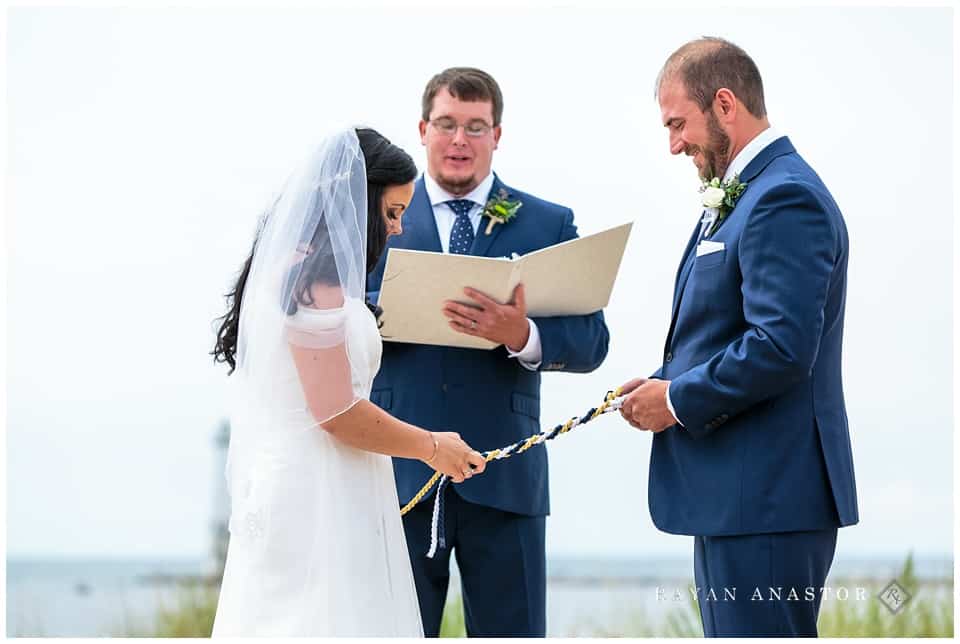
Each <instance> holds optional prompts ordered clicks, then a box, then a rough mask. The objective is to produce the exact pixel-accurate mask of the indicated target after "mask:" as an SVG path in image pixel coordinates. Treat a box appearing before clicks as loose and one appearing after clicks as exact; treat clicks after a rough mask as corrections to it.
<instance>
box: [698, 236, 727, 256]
mask: <svg viewBox="0 0 960 644" xmlns="http://www.w3.org/2000/svg"><path fill="white" fill-rule="evenodd" d="M723 249H724V245H723V242H717V241H710V240H709V239H705V240H703V241H702V242H700V245H699V246H697V257H702V256H703V255H710V254H711V253H718V252H720V251H721V250H723Z"/></svg>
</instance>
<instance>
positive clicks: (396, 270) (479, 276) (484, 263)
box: [379, 222, 633, 349]
mask: <svg viewBox="0 0 960 644" xmlns="http://www.w3.org/2000/svg"><path fill="white" fill-rule="evenodd" d="M632 226H633V223H632V222H631V223H628V224H623V225H620V226H617V227H615V228H610V229H609V230H605V231H603V232H599V233H596V234H593V235H587V236H586V237H580V238H578V239H571V240H570V241H566V242H563V243H561V244H556V245H555V246H548V247H547V248H543V249H541V250H538V251H534V252H532V253H529V254H527V255H524V256H522V257H515V258H513V259H510V258H506V257H503V258H500V257H475V256H472V255H450V254H444V253H434V252H429V251H419V250H403V249H396V248H391V249H390V251H389V253H388V255H387V265H386V267H385V269H384V272H383V283H382V286H381V287H380V300H379V304H380V306H381V307H382V308H383V317H382V318H381V321H382V322H383V327H382V328H381V329H380V333H381V335H382V336H383V339H384V340H387V341H390V342H411V343H415V344H434V345H443V346H448V347H467V348H473V349H492V348H494V347H496V346H498V345H496V344H494V343H493V342H490V341H488V340H484V339H483V338H475V337H473V336H469V335H464V334H463V333H457V332H456V331H454V330H453V329H451V328H450V325H449V321H448V318H447V317H446V316H445V315H444V314H443V312H442V309H443V303H444V301H446V300H454V301H457V302H461V303H463V304H467V305H475V304H476V303H475V302H473V301H472V300H470V299H469V298H468V297H467V296H466V295H464V293H463V289H464V287H467V286H470V287H473V288H475V289H476V290H478V291H481V292H482V293H485V294H486V295H488V296H489V297H491V298H493V299H494V300H496V301H498V302H506V301H508V300H509V299H510V297H511V296H512V294H513V289H514V287H516V285H517V284H520V283H523V285H524V289H525V290H526V296H527V317H551V316H557V315H586V314H589V313H594V312H596V311H599V310H600V309H602V308H603V307H605V306H606V305H607V302H609V300H610V292H611V291H612V290H613V282H614V279H615V278H616V276H617V271H618V270H619V269H620V260H621V259H623V251H624V249H625V248H626V245H627V239H628V238H629V236H630V229H631V228H632Z"/></svg>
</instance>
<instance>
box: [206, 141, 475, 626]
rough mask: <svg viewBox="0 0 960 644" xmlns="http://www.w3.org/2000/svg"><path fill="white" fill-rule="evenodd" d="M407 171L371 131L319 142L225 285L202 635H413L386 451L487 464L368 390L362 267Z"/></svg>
mask: <svg viewBox="0 0 960 644" xmlns="http://www.w3.org/2000/svg"><path fill="white" fill-rule="evenodd" d="M415 178H416V166H415V165H414V163H413V161H412V159H411V158H410V156H409V155H408V154H407V153H406V152H404V151H403V150H401V149H400V148H399V147H397V146H395V145H393V144H391V143H390V142H389V141H388V140H387V139H386V138H384V137H383V136H381V135H380V134H378V133H377V132H375V131H374V130H369V129H357V130H352V129H351V130H346V131H343V132H339V133H337V134H335V135H333V136H331V137H329V138H327V139H326V140H325V141H324V142H323V143H322V144H321V145H320V146H319V148H318V149H317V150H316V151H314V152H313V154H312V155H311V156H310V157H309V158H308V160H307V161H306V162H305V163H304V164H303V165H302V167H300V168H299V169H298V170H297V171H296V172H295V173H294V175H293V176H292V177H291V178H290V179H289V180H288V182H287V185H286V186H285V188H284V190H283V192H282V193H281V195H280V197H279V198H278V199H277V200H276V202H275V203H274V204H273V206H272V208H271V209H270V211H269V212H268V213H267V215H266V216H265V217H264V219H263V221H262V223H261V225H260V230H259V232H258V234H257V238H256V241H255V242H254V247H253V250H252V252H251V255H250V257H249V258H248V259H247V261H246V263H245V264H244V266H243V269H242V271H241V273H240V276H239V278H238V280H237V284H236V288H235V289H234V291H233V292H232V293H231V294H230V295H229V296H228V297H229V298H230V299H231V300H232V302H231V309H230V310H229V311H228V313H227V314H226V315H225V316H224V318H223V323H222V326H221V328H220V330H219V332H218V334H217V344H216V347H215V348H214V351H213V355H214V359H215V360H218V361H223V362H227V363H228V364H229V365H230V367H231V373H233V371H234V370H236V376H235V382H234V390H233V394H234V401H233V403H232V411H231V416H230V426H231V437H230V448H229V452H228V463H227V479H228V482H229V489H230V496H231V503H232V508H231V516H230V523H229V527H230V544H229V548H228V553H227V561H226V568H225V570H224V574H223V583H222V585H221V588H220V599H219V603H218V606H217V614H216V618H215V621H214V625H213V636H214V637H217V636H252V635H269V636H406V637H420V636H422V627H421V623H420V612H419V608H418V604H417V596H416V590H415V588H414V583H413V576H412V573H411V569H410V560H409V555H408V553H407V547H406V540H405V537H404V533H403V526H402V524H401V520H400V511H399V502H398V499H397V491H396V486H395V483H394V478H393V468H392V466H391V462H390V457H391V456H395V457H401V458H416V459H420V460H422V461H423V462H425V463H427V464H429V465H430V466H431V467H433V468H434V469H436V470H438V471H440V472H442V473H444V474H447V475H449V476H450V477H451V478H452V479H453V481H454V482H461V481H463V480H464V479H465V478H469V477H470V476H471V475H473V474H478V473H480V472H482V471H483V469H484V460H483V456H482V455H480V454H479V453H478V452H476V451H474V450H473V449H471V448H470V447H469V446H468V445H467V444H466V443H464V442H463V441H462V440H461V439H460V437H459V436H458V435H457V434H455V433H451V432H429V431H426V430H424V429H420V428H419V427H415V426H413V425H409V424H407V423H404V422H402V421H400V420H398V419H396V418H393V417H392V416H390V415H389V414H387V413H386V412H384V411H382V410H380V409H379V408H378V407H376V406H375V405H373V404H372V403H370V401H369V395H370V386H371V383H372V381H373V377H374V375H376V373H377V370H378V369H379V367H380V354H381V350H382V345H381V340H380V335H379V332H378V330H377V322H376V318H375V314H376V313H375V311H374V310H371V309H372V308H373V307H372V306H371V305H368V304H366V303H365V285H366V277H367V273H368V272H369V271H370V270H371V269H372V268H373V267H374V266H376V263H377V260H378V259H379V256H380V254H381V253H382V252H383V249H384V247H385V245H386V239H387V236H388V235H390V234H398V233H400V232H401V230H402V228H401V220H402V217H403V211H404V210H405V209H406V207H407V206H408V204H409V203H410V199H411V197H412V195H413V180H414V179H415ZM410 377H412V378H413V377H416V374H411V375H410Z"/></svg>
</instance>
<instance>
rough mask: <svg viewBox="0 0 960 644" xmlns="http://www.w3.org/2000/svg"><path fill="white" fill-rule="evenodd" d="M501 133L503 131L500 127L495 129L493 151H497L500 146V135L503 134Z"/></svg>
mask: <svg viewBox="0 0 960 644" xmlns="http://www.w3.org/2000/svg"><path fill="white" fill-rule="evenodd" d="M501 131H502V130H501V129H500V126H499V125H498V126H496V127H495V128H493V149H494V150H496V149H497V146H498V145H499V144H500V133H501Z"/></svg>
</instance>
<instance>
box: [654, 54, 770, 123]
mask: <svg viewBox="0 0 960 644" xmlns="http://www.w3.org/2000/svg"><path fill="white" fill-rule="evenodd" d="M675 78H679V79H680V80H681V82H682V83H683V86H684V87H685V88H686V90H687V96H688V97H689V98H690V100H692V101H694V102H696V104H697V105H698V106H699V107H700V111H701V112H705V111H706V110H707V109H708V108H709V107H710V106H711V105H713V99H714V97H715V96H716V94H717V90H718V89H720V88H722V87H726V88H727V89H729V90H730V91H731V92H733V94H734V96H736V97H737V98H738V99H740V101H741V102H742V103H743V105H744V107H746V108H747V111H748V112H750V114H752V115H753V116H755V117H756V118H762V117H764V116H766V115H767V108H766V106H765V105H764V102H763V81H762V80H761V78H760V70H759V69H757V65H756V63H754V62H753V59H752V58H750V56H748V55H747V52H745V51H743V50H742V49H740V48H739V47H737V46H736V45H734V44H733V43H732V42H730V41H728V40H724V39H723V38H713V37H709V36H704V37H703V38H699V39H697V40H692V41H690V42H688V43H687V44H685V45H684V46H683V47H681V48H680V49H678V50H677V51H675V52H673V53H672V54H671V55H670V58H668V59H667V62H666V63H664V65H663V69H661V70H660V74H659V75H658V76H657V86H656V89H655V91H654V96H655V97H657V96H659V94H660V88H661V87H662V86H663V83H664V81H667V80H673V79H675Z"/></svg>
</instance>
